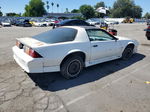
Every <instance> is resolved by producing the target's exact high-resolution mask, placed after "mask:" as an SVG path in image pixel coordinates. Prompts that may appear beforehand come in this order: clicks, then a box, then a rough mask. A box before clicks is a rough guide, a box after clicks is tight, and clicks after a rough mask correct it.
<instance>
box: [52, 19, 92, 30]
mask: <svg viewBox="0 0 150 112" xmlns="http://www.w3.org/2000/svg"><path fill="white" fill-rule="evenodd" d="M60 26H91V25H90V24H89V23H87V22H85V21H83V20H79V19H66V20H63V21H61V22H59V23H56V24H54V25H53V28H56V27H60Z"/></svg>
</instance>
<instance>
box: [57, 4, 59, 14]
mask: <svg viewBox="0 0 150 112" xmlns="http://www.w3.org/2000/svg"><path fill="white" fill-rule="evenodd" d="M58 8H59V4H57V13H59V11H58Z"/></svg>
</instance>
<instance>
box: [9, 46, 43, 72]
mask: <svg viewBox="0 0 150 112" xmlns="http://www.w3.org/2000/svg"><path fill="white" fill-rule="evenodd" d="M12 50H13V57H14V59H15V61H16V62H17V63H18V64H19V65H20V66H21V68H22V69H24V70H25V71H26V72H27V73H43V72H44V71H43V59H42V58H37V59H36V58H32V57H31V56H29V55H27V54H26V53H24V51H23V49H19V48H18V47H17V46H14V47H13V48H12Z"/></svg>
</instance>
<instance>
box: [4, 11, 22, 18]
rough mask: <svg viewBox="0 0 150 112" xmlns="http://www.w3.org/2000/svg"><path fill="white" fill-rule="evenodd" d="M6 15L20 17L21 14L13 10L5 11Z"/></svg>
mask: <svg viewBox="0 0 150 112" xmlns="http://www.w3.org/2000/svg"><path fill="white" fill-rule="evenodd" d="M6 16H15V17H21V14H16V13H14V12H10V13H6Z"/></svg>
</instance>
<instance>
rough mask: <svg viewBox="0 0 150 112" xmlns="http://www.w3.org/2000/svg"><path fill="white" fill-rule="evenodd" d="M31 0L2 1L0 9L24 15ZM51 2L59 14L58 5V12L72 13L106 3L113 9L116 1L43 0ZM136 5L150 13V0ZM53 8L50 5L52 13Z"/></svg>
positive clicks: (139, 0) (138, 2) (141, 1)
mask: <svg viewBox="0 0 150 112" xmlns="http://www.w3.org/2000/svg"><path fill="white" fill-rule="evenodd" d="M29 1H30V0H0V7H1V11H2V12H3V13H8V12H16V13H23V12H24V7H25V4H28V3H29ZM46 1H49V2H50V3H51V2H54V4H55V5H54V7H53V12H57V7H56V4H57V3H58V4H59V5H60V7H59V9H58V11H59V12H64V11H65V10H66V8H68V9H69V11H71V10H72V9H78V8H79V7H80V6H81V5H83V4H88V5H92V6H94V5H95V4H96V3H97V2H100V1H104V2H105V4H106V6H110V7H112V5H113V3H114V1H116V0H43V2H46ZM134 1H135V4H136V5H139V6H141V7H142V8H143V14H145V13H146V12H149V13H150V0H134ZM51 11H52V7H51V5H50V12H51Z"/></svg>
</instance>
